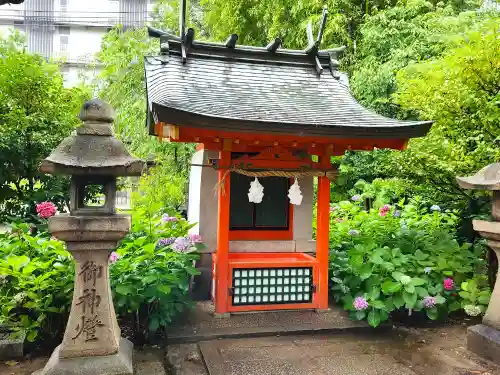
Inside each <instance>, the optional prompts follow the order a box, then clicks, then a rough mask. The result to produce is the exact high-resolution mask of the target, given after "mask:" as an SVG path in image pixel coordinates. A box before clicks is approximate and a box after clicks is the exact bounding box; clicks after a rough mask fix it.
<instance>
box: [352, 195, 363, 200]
mask: <svg viewBox="0 0 500 375" xmlns="http://www.w3.org/2000/svg"><path fill="white" fill-rule="evenodd" d="M351 200H353V201H354V202H359V201H360V200H361V196H360V195H358V194H356V195H353V196H352V197H351Z"/></svg>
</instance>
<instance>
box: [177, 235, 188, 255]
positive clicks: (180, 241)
mask: <svg viewBox="0 0 500 375" xmlns="http://www.w3.org/2000/svg"><path fill="white" fill-rule="evenodd" d="M190 247H191V242H190V241H189V240H188V239H187V238H185V237H178V238H176V239H175V241H174V250H177V251H180V252H182V251H186V250H188V249H189V248H190Z"/></svg>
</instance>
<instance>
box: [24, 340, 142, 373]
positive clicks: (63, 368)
mask: <svg viewBox="0 0 500 375" xmlns="http://www.w3.org/2000/svg"><path fill="white" fill-rule="evenodd" d="M59 348H60V346H58V347H57V348H56V349H55V350H54V352H53V353H52V356H51V357H50V359H49V361H48V362H47V364H46V365H45V367H44V368H43V370H41V371H36V372H35V373H33V375H35V374H36V375H97V374H99V375H133V374H134V366H133V362H132V360H133V358H132V357H133V349H134V346H133V344H132V343H131V342H130V341H128V340H127V339H124V338H122V339H121V341H120V350H119V351H118V353H116V354H114V355H107V356H95V357H79V358H69V359H62V358H59Z"/></svg>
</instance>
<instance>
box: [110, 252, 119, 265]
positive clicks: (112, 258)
mask: <svg viewBox="0 0 500 375" xmlns="http://www.w3.org/2000/svg"><path fill="white" fill-rule="evenodd" d="M118 259H120V254H118V253H117V252H115V251H113V252H112V253H111V255H110V256H109V262H110V263H115V262H116V261H117V260H118Z"/></svg>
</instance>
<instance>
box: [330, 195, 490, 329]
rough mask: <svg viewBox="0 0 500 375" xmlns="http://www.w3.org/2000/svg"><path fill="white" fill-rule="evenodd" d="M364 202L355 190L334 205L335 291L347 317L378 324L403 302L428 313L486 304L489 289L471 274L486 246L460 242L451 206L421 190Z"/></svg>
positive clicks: (481, 265) (481, 266)
mask: <svg viewBox="0 0 500 375" xmlns="http://www.w3.org/2000/svg"><path fill="white" fill-rule="evenodd" d="M361 206H362V203H361V197H359V196H353V197H352V201H344V202H339V203H338V204H337V205H334V206H333V207H332V209H331V211H332V215H331V226H332V230H331V233H332V237H331V248H332V252H331V264H330V267H331V273H332V281H333V285H332V291H333V297H334V298H335V300H337V301H338V302H341V303H342V304H343V305H344V308H345V309H346V310H348V311H349V312H350V314H351V316H352V317H354V318H356V319H360V320H361V319H367V320H368V322H369V324H370V325H372V326H377V325H379V324H380V322H382V321H384V320H387V319H388V318H389V315H390V313H391V312H393V311H397V310H401V309H406V310H407V311H408V313H409V314H411V313H412V312H413V311H424V312H425V313H426V314H427V316H428V317H429V318H430V319H437V318H438V317H439V316H442V315H445V314H447V313H449V312H452V311H456V310H458V309H460V308H465V306H468V308H467V309H466V312H467V311H468V312H471V309H470V307H471V306H475V309H474V311H476V312H477V311H479V310H480V311H481V312H482V311H484V309H485V305H487V304H488V301H489V296H490V291H489V289H488V287H487V285H486V284H485V283H480V282H478V280H479V279H480V278H478V277H477V276H476V275H483V274H484V272H485V264H486V262H485V260H484V254H483V253H484V247H483V246H482V245H481V244H480V243H479V244H476V246H473V245H471V244H467V243H465V244H462V245H460V244H459V243H458V242H457V240H456V239H455V237H454V233H455V227H456V225H457V221H458V218H457V216H456V215H455V214H454V213H452V212H440V208H439V207H438V206H432V207H431V208H429V207H426V206H424V205H422V204H421V202H420V200H419V199H418V198H417V199H414V200H413V201H412V202H411V203H410V204H407V205H402V203H401V204H400V205H399V207H398V206H397V205H395V206H389V205H383V206H379V207H376V208H374V209H371V210H370V211H369V212H367V211H364V210H363V209H362V207H361ZM461 287H463V289H464V290H462V291H461V290H460V288H461Z"/></svg>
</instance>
